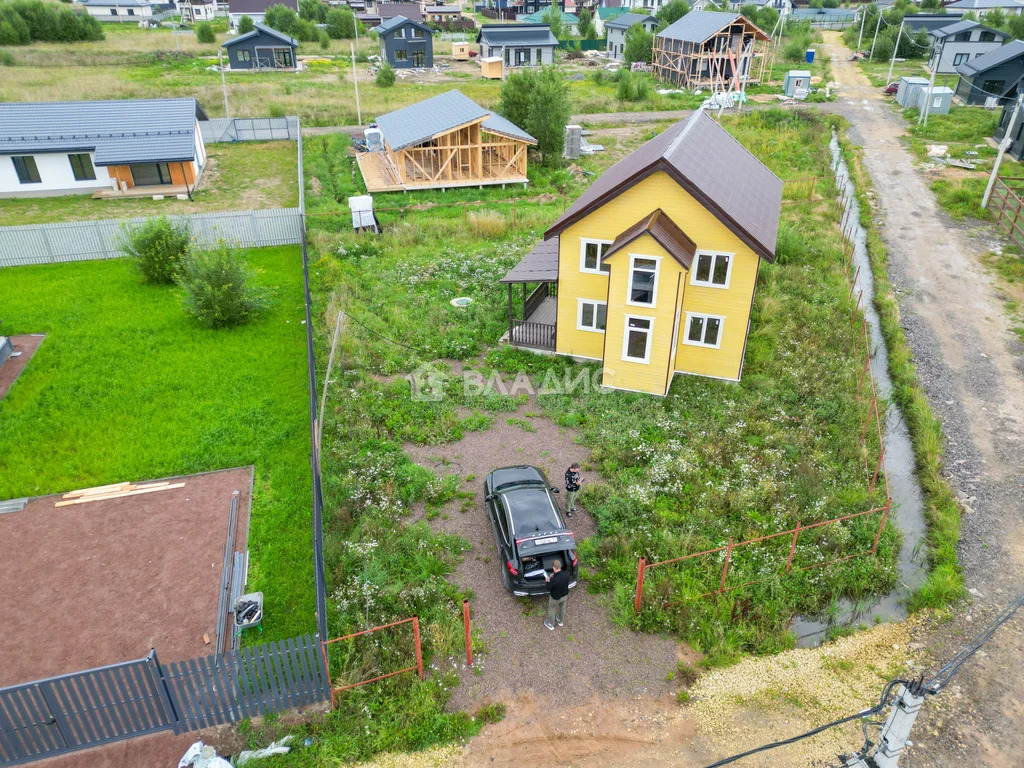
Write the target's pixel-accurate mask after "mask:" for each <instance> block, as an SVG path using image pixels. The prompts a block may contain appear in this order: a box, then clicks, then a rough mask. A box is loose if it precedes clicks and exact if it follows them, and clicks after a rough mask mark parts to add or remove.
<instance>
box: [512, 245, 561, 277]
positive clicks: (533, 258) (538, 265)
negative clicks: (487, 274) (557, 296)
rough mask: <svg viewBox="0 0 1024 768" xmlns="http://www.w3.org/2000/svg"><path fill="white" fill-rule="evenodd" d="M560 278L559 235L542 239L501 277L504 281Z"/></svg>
mask: <svg viewBox="0 0 1024 768" xmlns="http://www.w3.org/2000/svg"><path fill="white" fill-rule="evenodd" d="M551 280H558V237H557V236H556V237H552V238H549V239H547V240H541V241H540V242H539V243H537V244H536V245H535V246H533V248H531V249H530V250H529V251H528V252H527V254H526V255H525V256H523V258H522V259H521V260H520V261H519V263H518V264H516V265H515V266H514V267H512V269H511V270H509V273H508V274H507V275H505V276H504V277H503V278H501V280H500V282H502V283H544V282H549V281H551Z"/></svg>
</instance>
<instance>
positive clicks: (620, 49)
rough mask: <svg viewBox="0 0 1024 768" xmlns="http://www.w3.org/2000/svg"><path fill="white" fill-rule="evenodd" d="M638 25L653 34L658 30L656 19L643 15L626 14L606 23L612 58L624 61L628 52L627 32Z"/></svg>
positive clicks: (609, 51) (608, 48)
mask: <svg viewBox="0 0 1024 768" xmlns="http://www.w3.org/2000/svg"><path fill="white" fill-rule="evenodd" d="M636 24H640V25H641V26H642V27H643V28H644V29H646V30H647V31H648V32H650V33H652V34H653V33H654V30H656V29H657V28H658V20H657V19H656V18H654V17H653V16H645V15H643V14H642V13H624V14H622V15H621V16H616V17H615V18H614V19H609V20H608V21H606V22H605V23H604V29H605V34H606V35H607V36H608V42H607V45H606V50H607V51H608V56H609V57H610V58H613V59H618V60H619V61H621V60H622V58H623V54H624V53H625V51H626V32H628V31H629V29H630V27H632V26H634V25H636Z"/></svg>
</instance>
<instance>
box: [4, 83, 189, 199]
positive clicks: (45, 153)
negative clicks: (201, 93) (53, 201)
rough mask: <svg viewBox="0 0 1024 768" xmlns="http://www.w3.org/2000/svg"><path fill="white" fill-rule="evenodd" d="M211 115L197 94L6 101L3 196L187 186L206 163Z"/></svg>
mask: <svg viewBox="0 0 1024 768" xmlns="http://www.w3.org/2000/svg"><path fill="white" fill-rule="evenodd" d="M207 119H208V118H207V116H206V113H205V112H204V111H203V108H202V107H200V106H199V103H198V102H197V101H196V100H195V99H192V98H183V99H124V100H120V101H58V102H39V103H0V197H42V196H47V195H71V194H82V193H91V192H96V191H98V190H103V189H112V190H117V189H119V190H128V189H132V188H134V187H154V188H163V187H166V188H167V190H166V191H167V192H173V191H174V188H175V187H180V188H181V190H182V191H187V190H189V189H191V188H192V187H194V186H195V183H196V181H197V180H198V179H199V176H200V174H201V173H202V170H203V167H204V166H205V164H206V147H205V146H204V145H203V137H202V134H201V133H200V131H199V121H200V120H207ZM154 191H156V190H154Z"/></svg>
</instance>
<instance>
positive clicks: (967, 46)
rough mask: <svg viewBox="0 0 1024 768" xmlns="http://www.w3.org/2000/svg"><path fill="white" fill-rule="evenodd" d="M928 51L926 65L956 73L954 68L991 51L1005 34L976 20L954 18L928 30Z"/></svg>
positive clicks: (941, 70) (948, 72) (947, 73)
mask: <svg viewBox="0 0 1024 768" xmlns="http://www.w3.org/2000/svg"><path fill="white" fill-rule="evenodd" d="M929 35H930V36H931V38H932V52H931V56H930V58H929V60H928V68H929V69H934V70H935V72H936V73H937V74H940V75H952V74H956V68H957V67H959V66H960V65H961V64H966V63H967V62H968V61H970V60H971V59H976V58H978V57H979V56H981V55H983V54H986V53H988V52H989V51H994V50H995V49H997V48H999V47H1000V46H1002V44H1003V43H1005V42H1006V39H1007V38H1008V37H1009V35H1007V34H1006V33H1005V32H1001V31H999V30H998V29H993V28H992V27H986V26H984V25H982V24H979V23H978V22H976V21H958V22H956V23H955V24H950V25H949V26H948V27H940V28H939V29H933V30H932V31H931V32H929Z"/></svg>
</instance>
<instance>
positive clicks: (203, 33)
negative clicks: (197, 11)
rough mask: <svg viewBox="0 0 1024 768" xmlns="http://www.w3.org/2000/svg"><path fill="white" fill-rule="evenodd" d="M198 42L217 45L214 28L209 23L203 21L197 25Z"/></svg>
mask: <svg viewBox="0 0 1024 768" xmlns="http://www.w3.org/2000/svg"><path fill="white" fill-rule="evenodd" d="M196 40H198V41H199V42H200V43H216V42H217V36H216V35H215V34H214V33H213V27H211V26H210V24H209V22H206V21H203V22H200V23H199V24H196Z"/></svg>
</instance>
